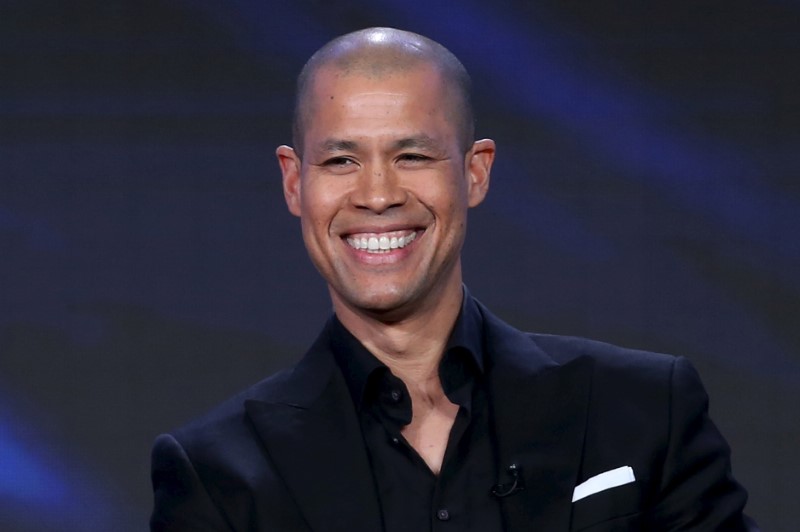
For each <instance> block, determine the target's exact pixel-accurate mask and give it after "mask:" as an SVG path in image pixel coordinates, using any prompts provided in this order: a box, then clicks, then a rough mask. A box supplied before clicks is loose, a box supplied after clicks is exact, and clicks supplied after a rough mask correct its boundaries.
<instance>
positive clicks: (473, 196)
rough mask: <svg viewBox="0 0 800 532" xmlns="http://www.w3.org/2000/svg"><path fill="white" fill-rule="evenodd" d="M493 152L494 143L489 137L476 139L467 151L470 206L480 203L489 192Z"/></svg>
mask: <svg viewBox="0 0 800 532" xmlns="http://www.w3.org/2000/svg"><path fill="white" fill-rule="evenodd" d="M494 152H495V145H494V141H493V140H491V139H483V140H476V141H475V143H474V144H473V145H472V149H471V150H470V151H469V152H467V161H466V167H467V178H468V179H469V181H468V183H467V186H468V188H467V200H468V204H469V206H470V207H476V206H477V205H480V203H481V202H482V201H483V199H484V198H485V197H486V194H487V193H488V192H489V177H490V175H491V171H492V163H493V162H494Z"/></svg>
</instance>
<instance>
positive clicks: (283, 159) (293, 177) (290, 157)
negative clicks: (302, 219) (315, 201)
mask: <svg viewBox="0 0 800 532" xmlns="http://www.w3.org/2000/svg"><path fill="white" fill-rule="evenodd" d="M275 155H277V156H278V165H280V167H281V174H283V197H284V198H285V199H286V206H287V207H288V208H289V212H290V213H292V214H294V215H295V216H300V186H301V184H300V165H301V162H300V157H298V155H297V152H295V151H294V149H293V148H291V147H290V146H278V149H277V150H275Z"/></svg>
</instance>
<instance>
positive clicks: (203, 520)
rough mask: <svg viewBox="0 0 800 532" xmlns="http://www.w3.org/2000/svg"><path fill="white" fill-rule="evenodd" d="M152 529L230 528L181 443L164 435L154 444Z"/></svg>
mask: <svg viewBox="0 0 800 532" xmlns="http://www.w3.org/2000/svg"><path fill="white" fill-rule="evenodd" d="M151 475H152V481H153V494H154V499H155V500H154V506H153V514H152V516H151V517H150V530H151V531H152V532H189V531H192V532H212V531H213V532H221V531H230V530H232V529H231V527H230V526H229V525H228V524H227V523H226V521H225V518H224V517H223V516H222V515H221V513H220V512H219V510H218V509H217V507H216V506H215V505H214V502H213V501H212V500H211V497H210V496H209V495H208V492H207V491H206V489H205V487H204V486H203V484H202V482H201V480H200V478H199V477H198V475H197V472H196V471H195V469H194V467H193V466H192V463H191V461H190V459H189V457H188V455H187V454H186V452H185V451H184V449H183V447H181V445H180V443H178V441H177V440H176V439H175V438H173V437H172V436H170V435H169V434H162V435H161V436H159V437H158V438H157V439H156V441H155V443H154V444H153V452H152V472H151Z"/></svg>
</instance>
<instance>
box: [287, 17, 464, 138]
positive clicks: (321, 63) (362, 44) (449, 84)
mask: <svg viewBox="0 0 800 532" xmlns="http://www.w3.org/2000/svg"><path fill="white" fill-rule="evenodd" d="M422 66H433V67H434V68H435V69H436V70H437V71H438V72H439V74H440V75H441V79H442V80H443V83H444V85H445V89H446V90H448V91H452V94H453V96H454V97H453V98H452V99H451V100H449V101H451V102H452V104H451V107H452V108H451V109H450V110H449V111H448V115H449V117H450V119H451V120H452V121H453V123H454V124H455V127H456V129H457V131H458V135H459V139H460V141H461V143H462V147H463V148H464V151H466V150H467V149H468V148H469V146H471V145H472V142H473V140H474V136H475V126H474V118H473V112H472V102H471V97H470V89H471V82H470V77H469V74H468V73H467V71H466V69H465V68H464V65H462V64H461V62H460V61H459V60H458V59H457V58H456V56H454V55H453V54H452V53H451V52H450V51H449V50H448V49H447V48H445V47H444V46H442V45H441V44H439V43H437V42H436V41H432V40H431V39H428V38H427V37H423V36H422V35H418V34H416V33H411V32H408V31H402V30H396V29H392V28H368V29H365V30H360V31H356V32H353V33H348V34H346V35H342V36H341V37H337V38H336V39H334V40H332V41H330V42H329V43H328V44H326V45H325V46H323V47H322V48H320V49H319V50H318V51H317V52H316V53H315V54H314V55H313V56H311V59H309V60H308V62H307V63H306V64H305V66H304V67H303V70H302V71H301V72H300V75H299V76H298V78H297V96H296V100H295V108H294V120H293V123H292V135H293V143H294V146H295V149H296V150H297V152H298V154H302V152H303V138H304V134H305V129H306V127H307V125H308V123H309V122H310V121H311V120H313V113H314V109H313V104H312V98H311V94H312V93H313V86H314V80H315V78H316V75H317V73H318V72H319V71H320V70H321V69H322V68H326V69H333V70H335V71H337V72H338V73H340V74H341V75H344V76H350V75H353V76H364V77H367V78H374V79H381V78H384V77H387V76H390V75H395V74H398V73H402V72H406V71H410V70H412V69H416V68H420V67H422Z"/></svg>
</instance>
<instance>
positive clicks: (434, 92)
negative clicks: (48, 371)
mask: <svg viewBox="0 0 800 532" xmlns="http://www.w3.org/2000/svg"><path fill="white" fill-rule="evenodd" d="M472 124H473V119H472V111H471V106H470V101H469V78H468V76H467V74H466V71H465V70H464V68H463V66H462V65H461V64H460V63H459V62H458V60H457V59H456V58H455V57H454V56H453V55H452V54H450V52H448V51H447V50H446V49H444V48H443V47H442V46H441V45H439V44H438V43H435V42H433V41H430V40H429V39H426V38H424V37H422V36H419V35H415V34H412V33H408V32H403V31H398V30H392V29H386V28H375V29H368V30H364V31H360V32H356V33H352V34H349V35H345V36H343V37H340V38H338V39H336V40H334V41H332V42H331V43H329V44H327V45H326V46H325V47H323V48H322V49H321V50H320V51H318V52H317V53H316V54H315V55H314V56H313V57H312V58H311V59H310V61H309V62H308V64H307V65H306V66H305V67H304V69H303V71H302V73H301V75H300V78H299V83H298V95H297V105H296V111H295V123H294V144H295V148H294V149H293V148H290V147H288V146H281V147H279V148H278V149H277V156H278V161H279V164H280V168H281V171H282V174H283V187H284V193H285V198H286V203H287V205H288V208H289V210H290V212H291V213H292V214H294V215H296V216H298V217H300V222H301V225H302V232H303V239H304V241H305V244H306V247H307V249H308V253H309V255H310V257H311V260H312V261H313V262H314V264H315V266H316V267H317V269H318V270H319V271H320V273H321V274H322V276H323V277H324V278H325V280H326V281H327V283H328V287H329V291H330V296H331V299H332V302H333V308H334V312H335V315H334V316H333V317H332V318H331V319H330V321H329V322H328V324H327V325H326V327H325V328H324V330H323V332H322V333H321V334H320V336H319V337H318V339H317V340H316V342H315V343H314V345H313V346H312V347H311V349H310V350H309V352H308V353H307V354H306V356H305V357H304V358H303V360H302V361H301V362H300V363H299V364H298V365H297V366H295V367H294V368H292V369H290V370H288V371H284V372H282V373H279V374H277V375H275V376H273V377H271V378H269V379H267V380H265V381H263V382H261V383H259V384H257V385H255V386H254V387H253V388H251V389H249V390H247V391H245V392H243V393H242V394H240V395H239V396H237V397H235V398H233V399H231V400H229V401H228V402H226V403H224V404H223V405H221V406H219V407H217V408H216V409H214V410H213V411H212V412H211V413H209V414H207V415H206V416H204V417H202V418H201V419H199V420H198V421H195V422H193V423H191V424H190V425H188V426H187V427H184V428H182V429H180V430H178V431H175V432H174V433H173V434H171V435H162V436H160V437H159V439H158V440H157V441H156V443H155V447H154V450H153V484H154V490H155V509H154V512H153V516H152V519H151V527H152V529H153V530H157V531H166V530H169V531H184V530H186V531H188V530H192V531H194V530H250V531H256V530H270V531H276V530H278V531H302V530H306V531H308V530H314V531H328V530H331V531H362V530H363V531H379V530H386V531H387V532H394V531H420V530H458V531H480V532H491V531H499V530H511V531H522V530H545V531H561V530H564V531H566V530H593V531H601V530H698V531H699V530H703V531H708V530H748V529H750V530H754V529H755V527H754V525H752V523H750V522H749V520H747V519H746V518H745V517H743V516H742V509H743V507H744V504H745V501H746V493H745V492H744V490H743V489H742V488H741V487H740V486H739V485H738V484H737V483H736V482H735V481H734V480H733V478H732V477H731V474H730V464H729V452H728V448H727V445H726V444H725V441H724V440H723V439H722V437H721V436H720V435H719V433H718V432H717V430H716V429H715V428H714V426H713V424H712V423H711V421H710V420H709V419H708V417H707V403H706V396H705V392H704V391H703V388H702V385H701V384H700V382H699V379H698V377H697V375H696V373H695V371H694V370H693V369H692V367H691V366H690V365H689V363H688V362H686V361H685V360H684V359H681V358H674V357H669V356H664V355H656V354H651V353H645V352H634V351H630V350H624V349H620V348H617V347H613V346H609V345H605V344H600V343H596V342H590V341H587V340H582V339H576V338H563V337H554V336H546V335H530V334H524V333H521V332H519V331H516V330H514V329H513V328H511V327H510V326H508V325H506V324H504V323H503V322H501V321H500V320H499V319H497V318H496V317H494V316H493V315H492V314H490V313H489V312H488V311H487V310H486V309H485V308H484V307H482V306H481V305H480V304H479V303H478V302H477V301H475V300H474V299H473V298H472V297H471V296H470V295H469V293H468V292H467V291H466V289H465V288H464V287H463V285H462V277H461V263H460V253H461V247H462V244H463V241H464V235H465V231H466V223H467V211H468V209H469V208H470V207H474V206H476V205H478V204H479V203H481V201H482V200H483V198H484V197H485V195H486V193H487V191H488V187H489V176H490V169H491V166H492V162H493V159H494V155H495V145H494V142H493V141H491V140H478V141H474V140H473V126H472Z"/></svg>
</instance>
